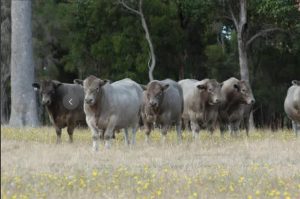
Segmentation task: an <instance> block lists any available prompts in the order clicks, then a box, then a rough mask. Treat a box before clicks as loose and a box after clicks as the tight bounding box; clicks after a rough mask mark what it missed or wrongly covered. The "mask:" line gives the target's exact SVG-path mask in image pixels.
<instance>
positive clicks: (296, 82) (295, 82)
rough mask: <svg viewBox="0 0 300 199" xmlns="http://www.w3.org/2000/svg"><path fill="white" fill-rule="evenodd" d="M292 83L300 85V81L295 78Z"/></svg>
mask: <svg viewBox="0 0 300 199" xmlns="http://www.w3.org/2000/svg"><path fill="white" fill-rule="evenodd" d="M292 84H293V85H297V86H300V81H298V80H293V81H292Z"/></svg>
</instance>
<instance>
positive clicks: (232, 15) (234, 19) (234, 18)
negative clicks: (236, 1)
mask: <svg viewBox="0 0 300 199" xmlns="http://www.w3.org/2000/svg"><path fill="white" fill-rule="evenodd" d="M229 12H230V15H231V19H232V21H233V23H234V26H235V28H236V29H238V28H239V24H238V21H237V19H236V17H235V16H234V13H233V11H232V7H231V5H229Z"/></svg>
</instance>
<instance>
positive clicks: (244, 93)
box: [233, 80, 255, 105]
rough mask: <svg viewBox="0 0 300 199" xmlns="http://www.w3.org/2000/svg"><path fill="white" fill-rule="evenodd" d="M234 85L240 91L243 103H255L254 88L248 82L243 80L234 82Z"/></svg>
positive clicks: (239, 94)
mask: <svg viewBox="0 0 300 199" xmlns="http://www.w3.org/2000/svg"><path fill="white" fill-rule="evenodd" d="M233 87H234V89H235V90H236V92H237V93H238V97H239V99H240V101H241V102H242V103H244V104H249V105H250V104H254V103H255V99H254V97H253V94H252V90H251V88H250V86H249V84H248V83H247V82H245V81H243V80H241V81H239V82H238V83H236V84H234V85H233Z"/></svg>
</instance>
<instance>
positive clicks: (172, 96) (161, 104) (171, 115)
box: [142, 79, 183, 142]
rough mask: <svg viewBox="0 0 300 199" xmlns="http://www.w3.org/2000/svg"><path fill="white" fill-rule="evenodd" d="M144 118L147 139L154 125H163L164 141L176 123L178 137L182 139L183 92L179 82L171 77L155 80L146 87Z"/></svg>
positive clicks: (179, 139)
mask: <svg viewBox="0 0 300 199" xmlns="http://www.w3.org/2000/svg"><path fill="white" fill-rule="evenodd" d="M144 89H145V91H144V93H143V106H142V120H143V123H144V125H145V129H146V132H145V133H146V141H147V142H149V135H150V132H151V130H152V128H153V125H154V124H156V125H159V126H161V129H162V130H161V133H162V135H163V142H165V139H166V134H167V131H168V129H169V128H170V127H171V126H172V125H173V124H176V131H177V139H178V141H179V142H180V141H181V140H182V135H181V114H182V111H183V94H182V89H181V87H180V86H179V84H178V83H177V82H175V81H173V80H171V79H166V80H163V81H158V80H153V81H151V82H149V83H148V85H147V86H145V87H144Z"/></svg>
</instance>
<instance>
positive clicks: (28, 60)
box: [9, 0, 39, 127]
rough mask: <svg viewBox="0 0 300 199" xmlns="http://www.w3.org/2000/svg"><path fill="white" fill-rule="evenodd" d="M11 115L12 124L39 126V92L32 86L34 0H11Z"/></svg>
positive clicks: (16, 125) (17, 125) (10, 122)
mask: <svg viewBox="0 0 300 199" xmlns="http://www.w3.org/2000/svg"><path fill="white" fill-rule="evenodd" d="M11 22H12V35H11V52H12V53H11V116H10V121H9V124H10V126H15V127H22V126H37V125H38V124H39V121H38V116H37V104H36V95H35V92H34V90H33V88H32V86H31V85H32V83H33V81H34V64H33V57H32V32H31V0H23V1H12V4H11Z"/></svg>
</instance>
